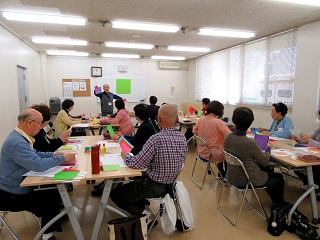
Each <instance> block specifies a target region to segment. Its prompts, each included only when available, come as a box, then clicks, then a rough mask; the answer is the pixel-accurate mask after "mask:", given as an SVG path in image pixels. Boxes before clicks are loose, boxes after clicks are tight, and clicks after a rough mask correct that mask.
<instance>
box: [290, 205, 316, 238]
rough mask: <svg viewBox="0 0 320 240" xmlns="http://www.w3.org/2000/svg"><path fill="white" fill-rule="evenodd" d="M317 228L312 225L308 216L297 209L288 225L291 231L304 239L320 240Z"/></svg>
mask: <svg viewBox="0 0 320 240" xmlns="http://www.w3.org/2000/svg"><path fill="white" fill-rule="evenodd" d="M317 229H318V227H315V226H312V225H311V224H310V223H309V221H308V218H307V217H306V216H304V215H303V214H302V213H301V212H299V211H298V210H297V209H296V210H295V211H294V212H293V214H292V217H291V223H290V225H289V226H287V230H288V231H289V232H291V233H295V234H297V235H298V236H299V238H300V239H302V240H320V237H319V235H318V233H317Z"/></svg>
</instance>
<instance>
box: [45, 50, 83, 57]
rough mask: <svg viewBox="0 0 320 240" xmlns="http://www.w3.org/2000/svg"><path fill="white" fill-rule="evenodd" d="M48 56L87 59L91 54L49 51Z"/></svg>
mask: <svg viewBox="0 0 320 240" xmlns="http://www.w3.org/2000/svg"><path fill="white" fill-rule="evenodd" d="M47 54H48V55H59V56H78V57H87V56H89V53H86V52H76V51H62V50H48V51H47Z"/></svg>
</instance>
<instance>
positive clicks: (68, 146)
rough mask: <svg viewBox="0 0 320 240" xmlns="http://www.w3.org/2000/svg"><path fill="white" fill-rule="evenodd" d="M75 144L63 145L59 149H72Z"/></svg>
mask: <svg viewBox="0 0 320 240" xmlns="http://www.w3.org/2000/svg"><path fill="white" fill-rule="evenodd" d="M73 147H74V145H62V146H61V147H59V149H58V150H71V149H72V148H73Z"/></svg>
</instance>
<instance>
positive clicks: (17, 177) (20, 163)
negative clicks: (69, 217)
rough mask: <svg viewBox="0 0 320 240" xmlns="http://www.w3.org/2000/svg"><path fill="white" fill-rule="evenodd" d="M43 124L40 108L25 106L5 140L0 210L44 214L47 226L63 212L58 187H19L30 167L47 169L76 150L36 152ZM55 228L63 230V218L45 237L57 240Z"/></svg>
mask: <svg viewBox="0 0 320 240" xmlns="http://www.w3.org/2000/svg"><path fill="white" fill-rule="evenodd" d="M42 125H43V118H42V115H41V113H40V112H38V111H37V110H35V109H30V108H28V109H26V110H24V111H23V112H22V113H21V114H20V115H19V116H18V126H17V127H16V128H15V130H13V131H12V132H11V133H10V134H9V136H8V137H7V138H6V140H5V141H4V143H3V145H2V148H1V154H0V210H3V211H12V212H18V211H24V210H25V211H29V212H32V213H34V214H35V215H36V216H38V217H40V216H41V217H42V218H41V227H44V226H45V225H46V224H47V223H48V222H49V221H50V220H51V219H52V218H54V217H55V216H56V215H58V214H59V213H60V204H61V198H60V195H59V192H58V190H57V189H51V190H43V191H34V189H33V187H20V184H21V182H22V181H23V180H24V178H25V177H23V175H24V174H25V173H27V172H29V171H36V172H44V171H46V170H48V169H49V168H52V167H55V166H57V165H59V164H60V163H62V162H63V161H67V162H69V161H74V160H75V154H74V153H65V154H62V153H53V152H37V151H36V150H34V149H33V143H34V138H33V136H35V135H36V134H37V133H38V132H39V131H40V129H41V128H42ZM54 231H59V232H61V224H60V221H57V222H55V223H54V224H52V225H51V226H50V227H49V228H48V229H47V230H46V231H45V232H44V234H43V236H42V240H55V239H56V238H55V236H54V235H53V232H54Z"/></svg>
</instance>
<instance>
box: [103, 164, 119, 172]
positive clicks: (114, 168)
mask: <svg viewBox="0 0 320 240" xmlns="http://www.w3.org/2000/svg"><path fill="white" fill-rule="evenodd" d="M118 170H121V167H120V165H119V164H114V165H103V171H118Z"/></svg>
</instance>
